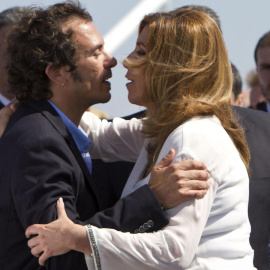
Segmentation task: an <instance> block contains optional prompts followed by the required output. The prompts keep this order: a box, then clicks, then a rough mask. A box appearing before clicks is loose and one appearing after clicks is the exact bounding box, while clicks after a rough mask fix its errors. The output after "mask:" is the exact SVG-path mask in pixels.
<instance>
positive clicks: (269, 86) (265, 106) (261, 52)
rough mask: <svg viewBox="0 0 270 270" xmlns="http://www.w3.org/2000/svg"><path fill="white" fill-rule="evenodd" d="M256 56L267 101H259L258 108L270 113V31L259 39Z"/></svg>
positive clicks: (259, 77) (259, 76)
mask: <svg viewBox="0 0 270 270" xmlns="http://www.w3.org/2000/svg"><path fill="white" fill-rule="evenodd" d="M254 58H255V62H256V66H257V73H258V79H259V83H260V86H261V90H262V94H263V96H264V97H265V101H262V102H259V103H258V104H257V105H256V109H257V110H261V111H264V112H267V113H270V31H269V32H267V33H265V34H264V35H263V36H262V37H261V38H260V39H259V41H258V43H257V45H256V48H255V52H254Z"/></svg>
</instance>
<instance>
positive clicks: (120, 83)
mask: <svg viewBox="0 0 270 270" xmlns="http://www.w3.org/2000/svg"><path fill="white" fill-rule="evenodd" d="M153 1H155V0H153ZM58 2H62V1H55V0H43V1H34V0H8V1H6V0H2V1H1V2H0V10H4V9H6V8H9V7H13V6H28V5H38V6H43V7H44V6H47V5H51V4H54V3H58ZM80 2H81V4H82V6H83V7H85V8H86V9H87V10H88V11H89V12H90V14H91V15H92V16H93V18H94V23H95V24H96V26H97V27H98V29H99V31H100V33H101V34H102V35H106V34H107V33H108V32H109V31H110V30H111V29H112V27H113V26H115V25H116V24H117V23H118V22H119V20H121V18H123V17H124V16H125V15H126V14H127V13H128V12H129V11H130V10H131V9H133V8H134V7H135V6H136V5H137V4H138V3H139V2H141V0H136V1H135V0H132V1H131V0H113V1H112V0H81V1H80ZM188 4H197V5H206V6H209V7H210V8H212V9H213V10H215V11H216V12H217V14H218V15H219V17H220V20H221V25H222V31H223V35H224V39H225V42H226V45H227V48H228V51H229V56H230V60H231V61H232V62H233V63H234V64H235V65H236V66H237V68H238V69H239V70H240V73H241V76H242V79H243V81H244V80H245V76H246V74H247V72H248V71H250V70H251V69H254V68H255V63H254V59H253V52H254V48H255V46H256V43H257V41H258V39H259V38H260V37H261V36H262V35H263V34H264V33H266V32H267V31H269V30H270V18H269V10H270V1H269V0H257V1H255V0H223V1H222V0H193V1H190V0H169V1H168V4H167V6H166V8H169V9H174V8H177V7H181V6H183V5H188ZM144 14H145V11H144V10H141V14H140V15H139V16H140V17H141V18H142V17H143V15H144ZM130 29H131V26H130V25H127V27H126V29H125V31H130ZM118 38H119V37H118V36H116V37H115V39H118ZM135 41H136V32H134V33H133V34H132V35H131V37H130V38H129V39H128V40H127V41H126V42H125V43H123V44H122V45H121V46H120V47H119V48H118V49H117V50H116V51H115V52H114V56H115V57H116V58H117V60H118V66H117V67H116V68H115V69H113V78H112V79H111V83H112V90H111V93H112V99H111V101H110V102H109V103H108V104H102V105H96V106H95V107H96V108H100V109H103V110H105V111H106V112H107V113H109V115H110V116H111V117H114V116H121V115H127V114H130V113H133V112H136V111H138V110H140V109H142V108H140V107H138V106H135V105H131V104H129V102H128V100H127V90H126V87H125V84H126V82H127V81H126V79H125V78H124V76H125V69H124V68H123V67H122V65H121V59H123V57H125V56H126V55H128V54H129V53H130V52H131V51H132V50H133V47H134V46H135ZM244 88H246V85H245V84H244Z"/></svg>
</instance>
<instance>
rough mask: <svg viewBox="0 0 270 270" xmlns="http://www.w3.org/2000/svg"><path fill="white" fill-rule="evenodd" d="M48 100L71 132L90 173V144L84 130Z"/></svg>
mask: <svg viewBox="0 0 270 270" xmlns="http://www.w3.org/2000/svg"><path fill="white" fill-rule="evenodd" d="M48 102H49V103H50V104H51V105H52V106H53V108H54V109H55V110H56V112H57V113H58V114H59V116H60V117H61V119H62V120H63V122H64V123H65V125H66V127H67V129H68V130H69V132H70V133H71V135H72V137H73V139H74V141H75V143H76V145H77V147H78V149H79V151H80V152H81V154H82V157H83V159H84V161H85V163H86V166H87V168H88V170H89V171H90V173H92V162H91V157H90V154H89V150H90V148H91V146H92V143H91V141H90V139H89V138H88V137H87V135H86V134H85V132H84V131H83V129H82V128H81V127H77V126H76V125H75V124H74V123H73V122H72V121H71V120H70V119H69V118H68V117H67V116H66V115H65V114H64V113H63V112H61V111H60V110H59V109H58V108H57V107H56V106H55V105H54V104H53V103H52V102H51V101H49V100H48Z"/></svg>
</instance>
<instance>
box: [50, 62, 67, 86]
mask: <svg viewBox="0 0 270 270" xmlns="http://www.w3.org/2000/svg"><path fill="white" fill-rule="evenodd" d="M45 73H46V75H47V76H48V78H49V79H50V80H51V81H52V82H54V83H55V84H57V85H63V84H64V83H65V67H59V66H58V65H56V64H53V63H50V64H48V65H47V67H46V69H45Z"/></svg>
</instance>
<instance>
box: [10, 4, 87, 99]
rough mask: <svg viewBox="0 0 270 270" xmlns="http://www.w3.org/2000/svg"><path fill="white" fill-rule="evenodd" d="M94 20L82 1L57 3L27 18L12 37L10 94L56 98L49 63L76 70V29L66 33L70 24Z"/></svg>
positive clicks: (27, 97) (19, 96) (24, 96)
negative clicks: (47, 70) (49, 73)
mask: <svg viewBox="0 0 270 270" xmlns="http://www.w3.org/2000/svg"><path fill="white" fill-rule="evenodd" d="M73 19H79V20H82V21H87V22H89V21H92V17H91V15H90V14H89V13H88V12H87V11H86V10H85V9H83V8H81V6H80V4H79V3H78V2H71V1H68V2H64V3H61V4H55V5H53V6H50V7H49V8H47V9H41V8H40V9H35V10H34V12H33V13H31V15H29V16H27V17H25V18H23V19H22V20H21V22H20V23H19V24H18V25H17V26H16V27H15V28H14V30H13V31H12V32H11V33H10V35H9V38H8V53H9V58H10V59H9V64H8V69H7V71H8V80H9V84H10V91H11V92H12V93H14V94H16V97H17V99H18V100H20V101H23V100H26V99H35V100H40V99H48V98H50V97H51V96H52V92H51V91H50V89H49V78H48V77H47V75H46V73H45V69H46V67H47V65H48V64H49V63H53V64H54V65H55V68H58V67H61V66H65V65H67V66H69V71H72V70H74V69H75V68H76V66H75V58H74V55H75V50H76V44H75V42H74V41H73V40H72V34H73V31H72V29H68V30H65V32H64V31H63V26H64V25H65V23H67V22H68V21H71V20H73Z"/></svg>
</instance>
